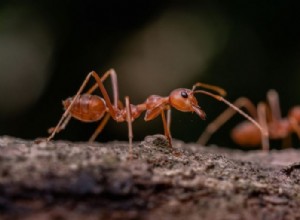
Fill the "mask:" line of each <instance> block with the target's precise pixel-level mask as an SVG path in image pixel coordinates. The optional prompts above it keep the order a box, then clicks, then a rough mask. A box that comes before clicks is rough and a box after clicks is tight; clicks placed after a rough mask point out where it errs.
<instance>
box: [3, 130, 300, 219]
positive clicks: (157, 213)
mask: <svg viewBox="0 0 300 220" xmlns="http://www.w3.org/2000/svg"><path fill="white" fill-rule="evenodd" d="M298 162H300V152H299V151H298V150H294V149H286V150H281V151H271V152H270V153H264V152H261V151H252V152H243V151H236V150H226V149H221V148H213V147H202V146H199V145H196V144H185V143H183V142H180V141H174V150H171V149H170V148H168V147H167V145H166V140H165V139H164V137H163V136H161V135H155V136H148V137H146V138H145V141H143V142H141V143H135V144H134V152H133V159H132V160H128V144H127V143H126V142H110V143H105V144H103V143H93V144H90V143H85V142H82V143H72V142H65V141H53V142H50V143H46V142H40V143H35V142H34V141H25V140H21V139H16V138H12V137H7V136H4V137H0V219H26V220H28V219H59V220H61V219H75V220H76V219H156V220H159V219H175V220H177V219H184V220H187V219H300V185H299V182H300V175H299V174H300V163H298Z"/></svg>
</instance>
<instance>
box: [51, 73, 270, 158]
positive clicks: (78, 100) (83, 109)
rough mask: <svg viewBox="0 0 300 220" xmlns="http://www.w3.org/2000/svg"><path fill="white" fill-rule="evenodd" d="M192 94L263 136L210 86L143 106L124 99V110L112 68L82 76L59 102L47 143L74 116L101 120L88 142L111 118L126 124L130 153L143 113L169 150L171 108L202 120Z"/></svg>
mask: <svg viewBox="0 0 300 220" xmlns="http://www.w3.org/2000/svg"><path fill="white" fill-rule="evenodd" d="M109 76H110V77H111V82H112V90H113V98H114V99H113V100H114V102H113V104H112V102H111V100H110V98H109V96H108V93H107V91H106V89H105V88H104V85H103V81H105V80H106V79H107V78H108V77H109ZM91 77H93V78H94V79H95V80H96V84H95V85H94V86H93V87H91V88H90V89H89V90H88V91H87V92H86V93H84V94H81V93H82V91H83V89H84V88H85V87H86V84H87V83H88V81H89V79H90V78H91ZM197 87H203V88H206V89H210V90H212V91H215V92H217V93H218V94H219V95H216V94H213V93H211V92H208V91H204V90H196V88H197ZM96 88H99V89H100V91H101V93H102V95H103V98H101V97H99V96H96V95H92V93H93V92H94V90H96ZM196 93H202V94H205V95H208V96H211V97H213V98H215V99H217V100H218V101H222V102H224V103H225V104H227V105H228V106H230V108H232V109H234V110H235V111H237V112H239V113H240V114H242V115H243V116H244V117H246V118H247V119H248V120H250V121H251V122H252V123H254V125H255V126H257V127H258V129H259V130H260V131H261V132H262V133H263V134H265V133H266V132H265V131H264V130H263V129H262V127H261V126H260V125H259V124H258V123H257V122H256V121H255V120H254V119H252V118H251V117H250V116H249V115H247V114H246V113H244V112H243V111H241V110H240V109H239V108H237V107H236V106H234V105H233V104H231V103H230V102H229V101H227V100H226V99H224V98H223V97H222V96H224V95H225V94H226V92H225V91H224V90H223V89H221V88H219V87H217V86H212V85H208V84H203V83H199V82H198V83H196V84H194V86H193V88H192V89H191V90H190V89H185V88H180V89H175V90H173V91H172V92H171V93H170V95H169V96H167V97H161V96H158V95H151V96H149V97H148V98H147V99H146V101H145V102H144V103H142V104H138V105H132V104H130V101H129V97H128V96H126V97H125V108H124V107H123V105H122V103H121V102H120V100H119V93H118V83H117V74H116V72H115V71H114V70H113V69H110V70H108V71H107V72H106V73H105V74H104V75H103V76H102V77H99V75H98V74H97V73H96V72H94V71H92V72H90V73H89V74H88V75H87V76H86V78H85V80H84V81H83V83H82V85H81V87H80V88H79V90H78V92H77V93H76V95H75V96H74V97H71V98H68V99H66V100H65V101H63V106H64V108H65V112H64V114H63V115H62V117H61V119H60V121H59V122H58V124H57V125H56V126H55V127H53V128H50V129H49V133H51V135H50V136H49V137H48V139H47V140H48V141H50V140H51V139H52V138H53V137H54V135H55V134H56V133H58V132H60V131H61V130H63V129H64V128H65V127H66V125H67V124H68V122H69V120H70V119H71V117H74V118H76V119H78V120H80V121H83V122H95V121H99V120H101V119H102V121H101V123H100V125H99V126H98V128H97V129H96V130H95V132H94V133H93V135H92V136H91V138H90V140H89V141H94V140H95V138H96V137H97V136H98V135H99V133H100V132H101V131H102V130H103V128H104V126H105V125H106V123H107V121H108V119H109V118H110V117H112V118H113V119H114V120H115V121H117V122H127V125H128V138H129V148H130V153H131V152H132V138H133V132H132V121H134V120H135V119H136V118H138V117H139V116H140V115H141V113H142V112H144V111H145V112H146V114H145V118H144V119H145V121H150V120H153V119H154V118H156V117H158V116H159V115H161V117H162V122H163V127H164V133H165V136H166V137H167V139H168V141H169V146H170V147H172V138H171V133H170V119H171V114H170V111H171V107H174V108H175V109H177V110H179V111H182V112H195V113H196V114H197V115H199V117H200V118H201V119H203V120H204V119H205V116H206V114H205V112H204V111H203V110H202V109H201V108H200V106H199V105H198V102H197V99H196V98H195V96H194V94H196ZM165 111H167V117H166V115H165Z"/></svg>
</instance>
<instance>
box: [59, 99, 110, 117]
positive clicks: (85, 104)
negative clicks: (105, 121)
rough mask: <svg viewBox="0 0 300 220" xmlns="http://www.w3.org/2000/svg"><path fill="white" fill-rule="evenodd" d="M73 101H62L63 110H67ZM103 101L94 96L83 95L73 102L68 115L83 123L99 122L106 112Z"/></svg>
mask: <svg viewBox="0 0 300 220" xmlns="http://www.w3.org/2000/svg"><path fill="white" fill-rule="evenodd" d="M72 101H73V97H71V98H68V99H66V100H64V101H63V105H64V108H65V109H67V108H68V107H69V106H70V104H71V103H72ZM106 110H107V108H106V103H105V101H104V100H103V99H102V98H101V97H99V96H96V95H90V94H83V95H80V96H78V98H77V99H76V100H75V101H74V103H73V105H72V108H71V109H70V114H71V115H72V117H74V118H76V119H78V120H81V121H85V122H94V121H98V120H100V119H101V118H102V117H103V115H104V113H105V112H106Z"/></svg>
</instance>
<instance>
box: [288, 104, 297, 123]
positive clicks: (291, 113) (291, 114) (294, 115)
mask: <svg viewBox="0 0 300 220" xmlns="http://www.w3.org/2000/svg"><path fill="white" fill-rule="evenodd" d="M289 118H293V119H294V120H296V121H297V122H298V123H300V106H295V107H293V108H292V109H291V110H290V111H289Z"/></svg>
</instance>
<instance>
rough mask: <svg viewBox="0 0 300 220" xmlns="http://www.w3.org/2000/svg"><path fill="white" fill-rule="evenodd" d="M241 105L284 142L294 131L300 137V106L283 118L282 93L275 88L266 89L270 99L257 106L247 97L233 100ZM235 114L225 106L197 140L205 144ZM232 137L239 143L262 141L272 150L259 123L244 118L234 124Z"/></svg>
mask: <svg viewBox="0 0 300 220" xmlns="http://www.w3.org/2000/svg"><path fill="white" fill-rule="evenodd" d="M234 105H235V106H237V107H238V108H242V107H244V108H245V109H246V110H247V111H248V112H249V114H250V115H251V116H252V117H253V118H254V119H255V120H256V121H257V122H258V123H259V124H260V125H261V126H262V128H263V129H264V130H267V131H268V134H269V138H270V139H271V140H277V139H283V141H285V142H283V144H285V145H286V144H287V143H288V141H289V139H290V135H291V133H293V132H295V133H296V134H297V136H298V138H299V139H300V125H299V122H300V106H295V107H293V108H291V110H290V111H289V113H288V116H287V117H286V118H282V116H281V110H280V105H279V96H278V93H277V92H276V91H275V90H269V91H268V92H267V103H264V102H260V103H259V104H258V105H257V108H255V106H254V104H253V103H252V102H251V101H250V100H249V99H247V98H245V97H241V98H239V99H237V100H236V101H235V102H234ZM234 114H235V112H234V111H232V109H231V108H228V109H226V110H225V111H224V112H223V113H222V114H220V115H219V116H218V117H217V118H216V119H215V120H214V121H212V122H211V123H210V124H209V125H208V126H207V128H206V129H205V131H204V132H203V133H202V135H201V136H200V138H199V140H198V143H201V144H203V145H205V144H206V143H207V142H208V140H209V139H210V137H211V135H212V134H213V133H215V132H216V131H217V130H218V129H219V128H220V127H221V126H222V125H223V124H224V123H225V122H226V121H228V120H229V119H230V118H231V117H232V116H233V115H234ZM231 137H232V139H233V141H234V142H235V143H237V144H238V145H240V146H258V145H259V144H260V143H261V144H262V149H263V150H265V151H268V150H269V140H268V137H267V136H261V132H260V130H258V129H257V127H256V126H253V124H251V123H249V122H248V121H243V122H242V123H240V124H238V125H237V126H236V127H235V128H233V130H232V132H231Z"/></svg>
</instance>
